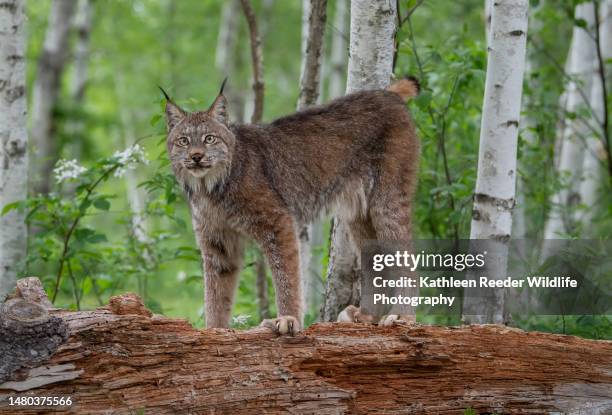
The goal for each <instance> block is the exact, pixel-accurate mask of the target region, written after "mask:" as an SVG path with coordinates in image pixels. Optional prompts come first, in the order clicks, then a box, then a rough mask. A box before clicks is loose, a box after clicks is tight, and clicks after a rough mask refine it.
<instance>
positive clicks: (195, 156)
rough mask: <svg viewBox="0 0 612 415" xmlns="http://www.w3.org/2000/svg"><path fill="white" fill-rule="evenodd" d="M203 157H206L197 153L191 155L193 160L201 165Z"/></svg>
mask: <svg viewBox="0 0 612 415" xmlns="http://www.w3.org/2000/svg"><path fill="white" fill-rule="evenodd" d="M202 157H204V156H203V155H202V154H200V153H195V154H192V155H191V160H193V161H195V162H196V163H199V162H200V160H202Z"/></svg>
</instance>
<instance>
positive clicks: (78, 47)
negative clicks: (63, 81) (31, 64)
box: [67, 0, 93, 158]
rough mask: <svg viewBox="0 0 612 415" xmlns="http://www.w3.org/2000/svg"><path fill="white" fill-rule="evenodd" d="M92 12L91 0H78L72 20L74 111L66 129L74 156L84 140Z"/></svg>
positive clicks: (80, 150) (72, 93) (78, 152)
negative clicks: (73, 37) (73, 38)
mask: <svg viewBox="0 0 612 415" xmlns="http://www.w3.org/2000/svg"><path fill="white" fill-rule="evenodd" d="M92 12H93V7H92V4H91V0H79V2H78V4H77V11H76V14H75V16H74V21H73V29H74V31H75V32H76V35H77V39H76V44H75V47H74V75H73V77H72V85H71V95H72V100H73V106H74V108H75V111H74V115H73V116H72V117H71V119H70V120H69V123H68V125H67V130H68V133H69V134H70V135H72V140H71V141H70V147H71V148H72V153H73V154H74V157H76V158H80V157H81V153H82V152H83V142H84V140H85V122H84V120H83V111H82V108H83V100H84V98H85V90H86V88H87V82H88V81H89V74H88V66H89V46H90V45H89V43H90V37H91V18H92Z"/></svg>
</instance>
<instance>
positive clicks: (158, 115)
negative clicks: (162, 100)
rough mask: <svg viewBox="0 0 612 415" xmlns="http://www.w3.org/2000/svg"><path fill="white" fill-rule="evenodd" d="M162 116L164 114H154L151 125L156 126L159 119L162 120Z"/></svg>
mask: <svg viewBox="0 0 612 415" xmlns="http://www.w3.org/2000/svg"><path fill="white" fill-rule="evenodd" d="M161 117H162V116H161V114H155V115H153V116H152V117H151V121H150V124H151V127H154V126H155V124H157V123H158V121H159V120H161Z"/></svg>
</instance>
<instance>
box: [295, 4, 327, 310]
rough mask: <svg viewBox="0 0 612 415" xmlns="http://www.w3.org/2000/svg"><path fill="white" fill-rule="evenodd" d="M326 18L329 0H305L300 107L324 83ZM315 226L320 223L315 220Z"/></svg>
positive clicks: (307, 229)
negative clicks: (323, 61)
mask: <svg viewBox="0 0 612 415" xmlns="http://www.w3.org/2000/svg"><path fill="white" fill-rule="evenodd" d="M326 21H327V0H303V1H302V67H301V73H300V95H299V97H298V102H297V110H298V111H300V110H303V109H305V108H307V107H310V106H311V105H314V104H316V103H317V100H318V99H319V92H320V83H321V60H322V57H323V41H324V39H325V24H326ZM314 226H321V225H320V224H314ZM311 236H312V227H311V226H309V225H308V224H304V225H303V226H302V227H301V229H300V231H299V244H300V277H301V280H302V300H303V308H304V313H305V314H307V313H308V312H309V311H310V310H309V305H310V304H312V302H313V298H312V296H313V294H314V292H313V291H314V290H313V289H312V288H313V279H316V278H318V276H317V275H315V274H313V273H312V271H311V268H310V263H311V260H312V241H311Z"/></svg>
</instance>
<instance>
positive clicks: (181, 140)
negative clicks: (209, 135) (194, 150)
mask: <svg viewBox="0 0 612 415" xmlns="http://www.w3.org/2000/svg"><path fill="white" fill-rule="evenodd" d="M176 143H177V144H178V145H179V146H181V147H187V146H188V145H189V137H179V138H177V140H176Z"/></svg>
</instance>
